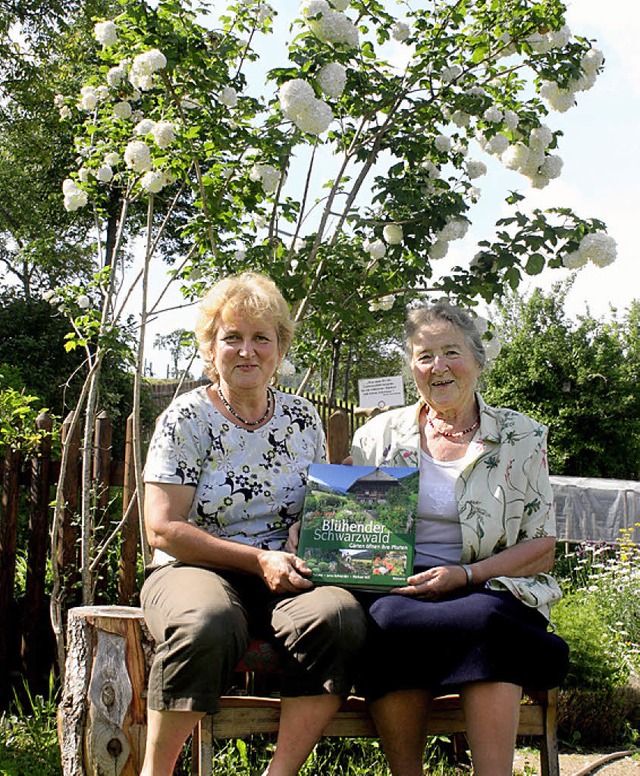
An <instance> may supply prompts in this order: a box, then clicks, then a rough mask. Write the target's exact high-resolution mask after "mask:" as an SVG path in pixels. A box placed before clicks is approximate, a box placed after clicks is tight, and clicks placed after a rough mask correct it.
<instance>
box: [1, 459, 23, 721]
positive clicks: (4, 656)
mask: <svg viewBox="0 0 640 776" xmlns="http://www.w3.org/2000/svg"><path fill="white" fill-rule="evenodd" d="M21 465H22V456H21V454H20V453H19V452H18V451H17V450H14V449H13V448H11V447H7V450H6V452H5V454H4V465H3V468H2V481H1V482H0V622H1V623H3V626H2V627H1V628H0V665H2V670H1V671H0V707H2V708H6V704H7V702H8V701H9V699H10V697H11V690H10V681H9V677H10V672H9V671H8V670H7V667H8V666H10V665H12V664H13V662H14V660H13V649H12V645H13V633H12V630H13V629H12V628H7V627H6V623H10V622H12V620H13V587H14V582H15V576H16V545H17V536H18V501H19V496H20V467H21Z"/></svg>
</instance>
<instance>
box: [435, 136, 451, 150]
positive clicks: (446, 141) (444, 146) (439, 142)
mask: <svg viewBox="0 0 640 776" xmlns="http://www.w3.org/2000/svg"><path fill="white" fill-rule="evenodd" d="M433 143H434V145H435V147H436V148H437V149H438V151H440V152H441V153H446V152H447V151H450V150H451V138H450V137H447V135H438V136H437V137H436V139H435V140H434V141H433Z"/></svg>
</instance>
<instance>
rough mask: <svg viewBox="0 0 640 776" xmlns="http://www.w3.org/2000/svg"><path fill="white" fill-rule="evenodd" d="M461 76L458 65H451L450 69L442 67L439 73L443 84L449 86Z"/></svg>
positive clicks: (460, 69)
mask: <svg viewBox="0 0 640 776" xmlns="http://www.w3.org/2000/svg"><path fill="white" fill-rule="evenodd" d="M460 75H462V68H461V67H460V65H451V66H450V67H443V68H442V72H441V73H440V78H441V79H442V82H443V83H445V84H450V83H451V82H452V81H455V80H456V78H458V76H460Z"/></svg>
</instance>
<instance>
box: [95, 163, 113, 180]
mask: <svg viewBox="0 0 640 776" xmlns="http://www.w3.org/2000/svg"><path fill="white" fill-rule="evenodd" d="M96 178H97V179H98V180H99V181H100V183H109V181H110V180H111V179H112V178H113V170H112V169H111V167H110V166H109V165H108V164H103V165H102V167H98V169H97V171H96Z"/></svg>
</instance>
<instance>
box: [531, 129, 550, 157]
mask: <svg viewBox="0 0 640 776" xmlns="http://www.w3.org/2000/svg"><path fill="white" fill-rule="evenodd" d="M552 140H553V132H552V131H551V130H550V129H549V127H548V126H546V124H541V125H540V126H539V127H534V129H532V130H531V134H530V135H529V148H532V149H534V150H537V151H540V150H542V151H544V150H545V149H546V148H548V147H549V145H550V144H551V141H552Z"/></svg>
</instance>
